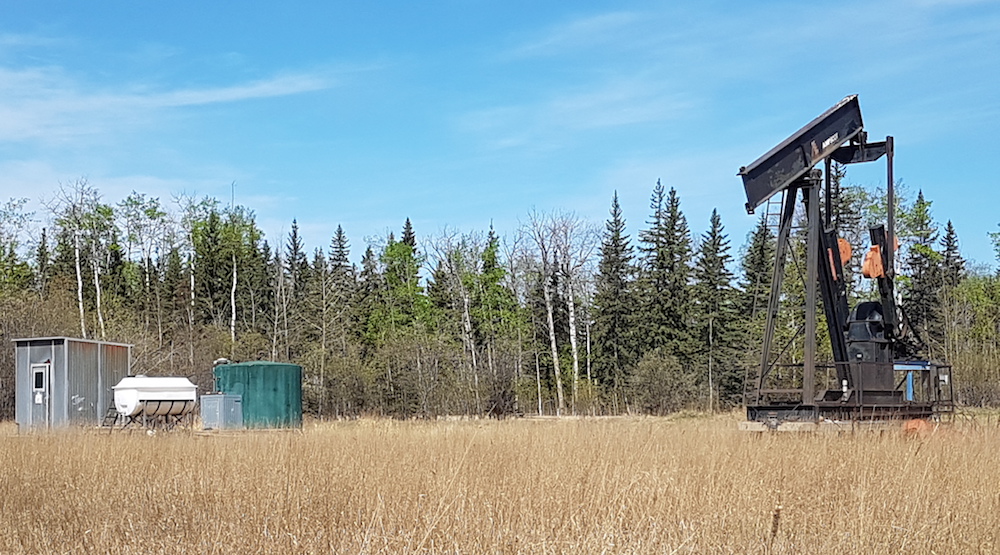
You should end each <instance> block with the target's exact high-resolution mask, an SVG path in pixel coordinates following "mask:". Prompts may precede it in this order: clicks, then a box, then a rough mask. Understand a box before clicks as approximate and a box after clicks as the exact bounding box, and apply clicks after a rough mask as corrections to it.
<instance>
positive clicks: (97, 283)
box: [90, 256, 106, 339]
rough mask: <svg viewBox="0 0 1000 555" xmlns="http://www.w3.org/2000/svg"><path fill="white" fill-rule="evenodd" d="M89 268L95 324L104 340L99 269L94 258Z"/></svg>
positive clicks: (98, 264) (93, 257)
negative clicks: (92, 281) (91, 276)
mask: <svg viewBox="0 0 1000 555" xmlns="http://www.w3.org/2000/svg"><path fill="white" fill-rule="evenodd" d="M90 267H91V268H92V269H93V270H94V293H95V295H96V298H95V300H96V302H97V324H98V326H99V327H100V329H101V339H105V337H106V334H105V329H104V311H103V310H102V309H101V269H100V263H98V262H97V257H96V256H92V257H91V262H90Z"/></svg>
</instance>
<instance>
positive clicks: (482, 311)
mask: <svg viewBox="0 0 1000 555" xmlns="http://www.w3.org/2000/svg"><path fill="white" fill-rule="evenodd" d="M837 171H838V173H837V175H836V176H835V177H836V179H835V183H836V184H837V187H836V189H835V190H837V191H838V194H837V196H836V198H835V201H836V202H835V203H834V210H835V215H834V216H835V219H836V221H837V223H838V226H839V228H840V230H841V235H842V236H844V237H845V238H847V239H848V240H849V241H850V243H851V244H852V245H853V246H854V254H853V257H852V260H851V261H850V262H849V263H848V265H847V266H848V278H849V282H848V283H849V295H850V297H851V304H852V306H853V304H855V303H856V302H858V301H859V300H865V299H870V298H874V297H875V296H876V295H877V293H876V292H875V291H874V288H873V286H872V284H871V283H870V282H869V280H865V279H863V278H860V276H858V275H857V274H858V273H857V272H856V271H853V270H854V269H857V268H860V262H861V257H862V256H863V254H864V251H865V250H866V249H867V245H868V244H869V243H868V242H867V229H868V226H870V225H873V224H876V223H881V222H882V221H884V219H885V213H886V207H885V204H884V195H882V194H881V193H880V192H879V191H878V190H875V189H869V188H864V187H860V186H853V185H846V184H844V185H841V183H842V182H843V177H844V176H843V172H842V171H840V170H839V169H838V170H837ZM900 197H901V199H900V201H899V205H898V206H897V214H898V218H897V221H898V222H899V227H898V230H897V233H898V235H899V238H900V241H901V249H900V254H899V263H898V266H899V273H900V274H901V278H900V279H899V288H900V290H901V294H902V297H903V300H904V304H905V306H906V308H907V311H908V316H909V318H910V320H911V323H912V324H913V327H914V328H915V329H916V330H917V331H918V333H919V334H920V336H921V338H922V340H923V342H924V344H925V345H926V353H925V354H926V356H928V357H930V358H931V359H932V360H935V361H947V362H950V363H951V364H953V365H954V368H955V370H954V374H955V381H956V388H957V393H958V395H959V400H960V401H961V402H964V403H968V404H994V403H997V402H1000V348H998V347H1000V278H998V276H997V275H996V274H994V273H992V272H988V271H982V270H979V271H976V270H975V269H970V268H966V265H965V262H964V260H963V258H962V256H961V253H960V251H959V243H958V237H957V235H956V233H955V230H954V227H953V226H952V224H951V222H950V221H948V222H947V223H946V224H944V225H941V224H939V223H938V222H936V221H935V219H934V218H933V216H932V212H931V201H929V200H926V199H925V198H924V197H923V194H922V193H918V194H917V195H916V197H915V198H913V199H908V198H905V195H900ZM26 204H27V200H26V199H11V200H9V201H8V202H7V203H6V204H4V205H3V206H2V207H0V340H2V341H3V342H5V343H6V344H7V345H8V346H9V345H11V343H10V340H11V339H14V338H21V337H41V336H61V335H66V336H73V337H83V338H89V339H103V340H109V341H118V342H124V343H129V344H133V345H134V348H133V364H132V372H133V373H145V374H150V375H182V376H189V377H191V379H192V380H193V381H194V382H195V383H196V384H198V385H199V391H201V392H203V393H204V392H208V391H211V390H212V387H213V384H212V372H211V370H212V361H213V360H215V359H217V358H220V357H225V358H228V359H230V360H234V361H244V360H274V361H287V362H293V363H296V364H300V365H301V366H302V367H303V370H304V386H303V387H304V390H303V395H304V403H305V409H306V411H307V412H308V413H311V414H314V415H317V416H321V417H356V416H360V415H389V416H396V417H414V416H416V417H433V416H438V415H453V414H458V415H488V414H489V415H509V414H531V413H540V414H620V413H626V412H631V413H637V412H641V413H652V414H664V413H668V412H671V411H676V410H680V409H684V408H696V409H708V410H715V409H724V408H728V407H732V406H735V405H738V404H739V403H740V402H741V401H742V399H743V393H744V383H745V382H746V380H747V378H748V377H750V378H752V377H753V374H754V368H755V367H756V365H757V364H758V360H757V358H758V357H759V356H760V346H761V345H760V344H761V338H762V337H763V326H764V311H765V306H766V304H767V298H768V294H769V289H770V283H771V272H772V268H773V265H774V242H775V229H774V222H773V221H771V219H769V217H768V214H767V211H766V210H761V214H760V217H759V219H758V221H757V225H756V227H755V229H754V230H753V231H752V232H751V233H749V234H748V236H747V238H746V241H745V242H744V244H743V245H742V246H741V247H740V248H739V249H738V250H734V248H733V245H732V243H731V241H730V239H729V237H728V235H727V234H726V232H725V227H724V225H723V223H722V221H721V219H720V217H719V215H718V213H717V212H715V211H713V213H712V214H711V215H709V216H708V217H707V218H706V221H705V222H704V223H705V231H704V232H701V233H695V232H692V231H691V229H690V226H689V223H688V219H687V217H686V215H685V214H684V212H683V210H682V208H681V199H680V197H679V195H678V194H677V191H676V190H675V189H672V188H671V189H669V190H668V189H666V188H665V187H664V186H663V185H661V184H660V182H659V181H658V182H657V183H656V185H655V187H654V188H653V191H652V194H651V197H650V207H649V211H648V213H647V214H646V215H645V219H644V220H643V225H642V226H641V228H640V229H639V230H638V232H637V234H636V237H634V238H633V237H630V236H629V235H628V234H627V233H626V220H625V217H624V215H623V213H622V210H621V207H620V205H619V203H618V198H617V194H616V195H615V196H614V197H613V198H612V199H611V207H610V210H609V216H608V219H607V220H606V221H605V222H603V225H601V224H595V223H594V222H589V221H586V220H584V219H582V218H580V217H579V216H577V215H575V214H572V213H567V212H560V211H552V212H537V211H533V212H530V213H528V214H527V215H526V217H525V218H524V221H523V223H522V224H521V226H520V227H519V228H518V229H517V230H515V231H513V232H511V233H509V234H507V235H505V236H500V235H498V234H497V233H496V232H495V231H494V230H493V229H488V230H485V231H481V232H466V233H459V232H448V231H445V232H440V233H438V235H436V236H433V237H430V236H428V237H423V236H421V237H419V238H418V235H417V232H416V230H414V229H413V226H412V225H411V223H410V220H409V219H407V220H406V221H405V222H402V225H401V227H400V228H399V232H398V235H397V234H396V233H395V232H391V233H388V234H387V236H386V237H384V238H381V239H378V240H375V241H371V242H370V244H366V245H365V246H364V250H363V255H362V257H361V259H360V260H361V262H360V264H355V263H352V248H353V246H352V244H351V242H350V240H349V239H348V236H347V233H346V232H345V230H343V229H342V228H341V227H340V226H338V227H337V230H336V232H335V233H334V234H333V236H332V237H331V239H330V242H329V244H328V245H323V246H314V247H312V248H311V249H310V248H307V247H306V245H305V244H304V243H303V240H302V238H301V237H300V235H299V230H298V225H297V222H295V221H293V222H292V224H291V231H290V232H289V234H288V236H287V237H284V238H281V239H280V240H279V241H278V242H277V243H274V244H272V243H270V242H269V241H268V240H267V239H266V238H265V236H264V233H263V232H262V231H261V229H260V228H259V227H258V225H257V223H256V220H255V215H254V213H253V211H252V210H250V209H249V208H247V207H243V206H236V205H230V206H226V205H224V204H223V203H220V202H219V201H218V200H216V199H213V198H201V199H197V198H190V197H181V198H175V199H172V201H170V202H163V201H161V200H160V199H157V198H152V197H150V196H148V195H145V194H141V193H132V194H131V195H129V196H128V197H127V198H125V199H122V200H119V201H117V202H114V203H110V202H107V201H105V199H103V197H102V196H101V194H100V192H99V191H98V189H97V188H96V187H95V186H93V185H91V184H90V183H88V182H87V181H86V180H83V179H81V180H78V181H76V182H75V183H72V184H67V185H62V186H60V188H59V189H58V192H57V193H56V194H55V195H54V196H53V197H52V198H51V199H48V200H47V201H46V202H45V213H44V214H32V213H29V212H27V211H26V210H25V206H26ZM38 221H41V222H44V224H39V223H36V222H38ZM795 235H798V232H797V231H796V232H795ZM993 238H994V241H995V243H998V244H1000V235H996V236H994V237H993ZM795 240H796V245H797V246H796V247H795V248H792V249H791V251H792V252H791V258H790V260H789V263H788V268H789V270H788V271H789V273H790V275H792V274H793V273H794V272H796V271H801V261H802V260H804V257H803V256H801V253H802V252H803V251H802V250H801V249H802V248H803V247H802V243H804V242H803V241H801V237H796V238H795ZM797 252H798V253H799V255H800V256H797V255H796V253H797ZM785 284H786V285H785V288H784V289H783V292H782V296H783V299H784V302H785V304H786V305H788V306H791V307H795V306H799V307H801V306H803V302H802V300H801V299H802V295H803V288H802V286H801V280H796V279H786V280H785ZM796 299H798V301H796ZM800 311H801V309H800ZM820 317H821V318H822V315H820ZM796 318H798V319H801V318H802V315H801V314H795V311H794V310H790V311H785V313H784V315H783V316H782V318H780V319H779V329H778V336H779V338H781V337H786V338H787V348H786V349H784V350H783V351H782V355H781V356H782V358H783V362H788V363H796V362H801V357H802V349H801V341H798V342H797V341H796V339H795V337H794V330H795V329H797V326H796V323H795V319H796ZM820 329H823V328H822V327H821V328H820ZM824 343H825V347H824V346H822V345H823V343H821V349H826V351H827V356H829V347H828V341H825V342H824ZM0 392H2V395H0V417H2V418H11V417H12V416H13V406H14V360H13V349H12V348H7V349H2V350H0Z"/></svg>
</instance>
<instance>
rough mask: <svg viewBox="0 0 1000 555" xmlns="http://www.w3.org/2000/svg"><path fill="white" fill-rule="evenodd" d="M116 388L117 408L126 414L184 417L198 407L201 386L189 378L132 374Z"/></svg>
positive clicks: (119, 412)
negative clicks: (197, 401)
mask: <svg viewBox="0 0 1000 555" xmlns="http://www.w3.org/2000/svg"><path fill="white" fill-rule="evenodd" d="M113 389H114V390H115V409H117V410H118V414H120V415H122V416H136V415H139V414H144V415H146V416H167V415H170V416H181V415H184V414H187V413H189V412H191V411H192V410H194V405H195V401H196V400H197V399H198V394H197V389H198V386H196V385H194V384H193V383H191V380H189V379H187V378H178V377H167V376H143V375H139V376H129V377H127V378H122V381H120V382H118V385H116V386H114V388H113Z"/></svg>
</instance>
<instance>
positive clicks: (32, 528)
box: [0, 417, 1000, 553]
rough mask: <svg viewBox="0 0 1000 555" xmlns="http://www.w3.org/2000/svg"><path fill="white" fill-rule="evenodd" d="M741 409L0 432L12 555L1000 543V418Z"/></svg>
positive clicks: (808, 548) (5, 540)
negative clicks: (922, 431) (878, 430)
mask: <svg viewBox="0 0 1000 555" xmlns="http://www.w3.org/2000/svg"><path fill="white" fill-rule="evenodd" d="M735 420H736V419H735V417H730V418H721V417H717V418H692V419H679V420H666V419H654V418H641V419H580V420H569V419H567V420H515V421H505V422H468V421H466V422H394V421H357V422H345V423H336V424H324V425H317V426H309V427H307V428H306V430H305V431H304V432H303V433H245V434H233V435H217V436H200V435H193V434H189V433H174V434H160V435H157V436H155V437H149V436H146V435H144V434H132V435H124V434H116V435H108V434H106V433H105V434H97V433H83V432H69V433H61V434H60V433H56V434H48V435H31V436H17V435H14V434H13V433H12V430H11V429H10V428H9V427H8V428H4V429H3V430H2V431H3V432H4V433H3V436H2V437H0V515H2V520H0V552H3V553H16V552H28V553H57V552H58V553H84V552H101V553H182V552H192V553H297V552H298V553H331V552H334V553H414V552H432V553H445V552H447V553H827V552H829V553H834V552H837V553H932V552H934V553H993V552H997V551H998V550H1000V541H998V535H1000V451H998V449H997V446H998V444H1000V442H998V440H1000V430H998V429H997V428H996V427H995V426H993V425H991V426H983V425H960V426H956V427H955V428H954V429H951V430H948V431H945V432H940V431H939V432H937V433H935V434H932V435H931V436H929V437H926V438H923V439H906V438H903V437H902V436H901V435H897V434H882V435H878V434H871V433H868V434H857V435H850V434H847V435H840V436H838V435H829V434H824V435H790V434H789V435H785V434H780V435H779V434H767V435H752V434H747V433H741V432H738V431H736V429H735Z"/></svg>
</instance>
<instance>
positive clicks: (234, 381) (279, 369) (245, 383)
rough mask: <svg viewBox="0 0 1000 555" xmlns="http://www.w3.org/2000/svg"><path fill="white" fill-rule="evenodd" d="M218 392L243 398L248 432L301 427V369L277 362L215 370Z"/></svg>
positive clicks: (229, 365)
mask: <svg viewBox="0 0 1000 555" xmlns="http://www.w3.org/2000/svg"><path fill="white" fill-rule="evenodd" d="M214 373H215V383H216V387H217V388H218V389H219V391H220V392H222V393H225V394H228V395H242V396H243V424H244V426H246V427H247V428H299V427H302V367H301V366H298V365H296V364H284V363H279V362H265V361H255V362H238V363H233V364H223V365H220V366H216V367H215V370H214Z"/></svg>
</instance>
